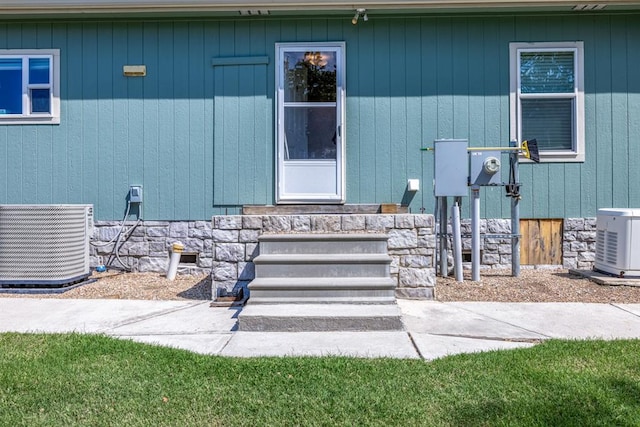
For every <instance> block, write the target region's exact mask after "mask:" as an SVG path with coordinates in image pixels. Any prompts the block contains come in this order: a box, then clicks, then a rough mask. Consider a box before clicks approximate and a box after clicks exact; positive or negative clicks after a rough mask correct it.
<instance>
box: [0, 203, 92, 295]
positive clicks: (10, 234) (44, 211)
mask: <svg viewBox="0 0 640 427" xmlns="http://www.w3.org/2000/svg"><path fill="white" fill-rule="evenodd" d="M92 232H93V206H92V205H0V287H15V286H23V287H61V286H65V285H70V284H73V283H76V282H79V281H82V280H84V279H86V278H87V277H88V276H89V274H91V269H90V263H89V242H90V238H91V233H92Z"/></svg>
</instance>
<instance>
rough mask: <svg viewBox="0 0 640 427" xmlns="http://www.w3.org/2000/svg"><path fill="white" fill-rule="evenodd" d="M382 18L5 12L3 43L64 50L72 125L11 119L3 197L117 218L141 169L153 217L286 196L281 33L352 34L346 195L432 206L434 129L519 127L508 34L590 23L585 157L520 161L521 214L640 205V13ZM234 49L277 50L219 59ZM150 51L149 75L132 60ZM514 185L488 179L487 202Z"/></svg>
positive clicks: (439, 133) (450, 134)
mask: <svg viewBox="0 0 640 427" xmlns="http://www.w3.org/2000/svg"><path fill="white" fill-rule="evenodd" d="M370 18H371V19H370V20H369V21H368V22H362V21H361V22H359V23H358V25H355V26H354V25H352V24H351V22H350V19H346V18H343V17H328V18H327V17H325V18H312V17H306V18H304V19H294V18H283V19H277V18H271V19H221V20H213V19H211V20H194V21H184V20H181V21H175V22H170V21H157V22H156V21H147V22H140V21H125V20H121V21H114V22H109V21H94V22H73V21H69V22H56V21H51V22H47V21H44V20H43V21H42V22H36V21H30V22H17V21H14V22H5V23H2V22H0V48H3V49H7V48H14V49H18V48H25V49H26V48H59V49H60V50H61V99H62V103H61V117H62V118H61V124H60V125H55V126H48V125H32V126H0V203H93V204H94V205H95V208H96V209H95V211H96V216H97V218H99V219H120V218H121V217H122V215H123V214H124V211H125V209H126V196H127V192H128V188H129V185H130V184H140V185H143V186H144V205H143V207H144V215H143V216H144V218H145V219H157V220H168V219H179V220H187V219H207V218H209V217H210V216H211V215H212V214H216V213H225V212H228V213H236V212H238V211H239V207H240V206H241V205H242V204H272V203H273V202H274V186H275V182H274V181H275V169H274V168H275V160H274V158H275V152H274V150H275V122H274V119H275V118H274V111H275V110H274V108H275V99H274V94H275V70H276V64H275V63H274V53H275V43H277V42H291V41H300V42H304V41H309V42H311V41H345V42H346V76H347V83H346V94H347V98H346V118H347V121H346V129H345V130H346V133H345V141H346V160H347V166H346V187H347V202H348V203H382V202H396V203H400V202H403V203H410V208H411V210H412V212H418V211H420V210H421V209H424V210H426V211H427V212H432V211H433V204H434V200H433V197H432V190H431V183H432V178H433V172H432V170H433V156H432V153H429V152H423V151H420V148H421V147H426V146H431V145H432V141H433V140H434V139H436V138H467V139H469V142H470V145H471V146H501V145H506V144H508V142H509V141H508V137H509V126H510V125H509V75H510V72H509V50H508V46H509V42H512V41H563V40H569V41H570V40H582V41H584V47H585V58H584V61H585V71H584V78H585V128H586V129H585V130H586V161H585V162H584V163H554V164H550V163H547V164H540V165H534V164H523V165H522V166H521V181H522V183H523V188H522V194H523V199H522V202H521V214H522V216H523V217H539V218H545V217H550V218H561V217H578V216H593V215H595V213H596V210H597V208H600V207H611V206H615V207H627V206H635V207H637V206H640V187H639V186H638V185H635V183H637V182H638V181H640V168H638V167H637V166H636V165H637V164H638V161H640V143H639V142H638V141H640V120H638V117H640V75H639V74H638V72H637V70H638V69H639V68H640V56H639V55H638V51H637V46H638V45H639V44H640V14H638V13H628V14H625V15H621V14H620V15H615V14H610V15H608V14H605V13H601V14H584V15H562V16H547V15H530V16H517V15H514V16H496V17H472V16H463V15H460V16H453V17H434V16H397V17H389V18H381V17H375V16H371V17H370ZM234 56H238V57H247V56H268V57H269V58H270V61H269V63H268V64H256V65H235V66H221V67H219V66H215V67H214V66H212V65H211V60H212V58H216V57H234ZM141 64H144V65H146V66H147V76H146V77H124V76H123V75H122V67H123V65H141ZM504 159H505V160H506V157H504ZM505 169H506V168H505ZM409 178H420V179H421V191H420V192H418V193H417V194H409V193H407V192H406V191H405V190H406V183H407V179H409ZM507 178H508V177H507V174H506V170H505V171H503V180H506V179H507ZM509 203H510V201H509V199H507V198H505V197H504V195H503V191H502V190H501V189H499V188H497V189H483V190H482V210H483V216H486V217H507V216H508V215H509ZM463 207H464V211H465V213H466V212H468V206H467V202H465V206H463Z"/></svg>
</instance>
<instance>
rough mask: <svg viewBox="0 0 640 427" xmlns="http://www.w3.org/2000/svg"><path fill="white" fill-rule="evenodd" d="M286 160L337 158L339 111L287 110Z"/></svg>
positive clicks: (297, 108)
mask: <svg viewBox="0 0 640 427" xmlns="http://www.w3.org/2000/svg"><path fill="white" fill-rule="evenodd" d="M284 135H285V140H284V149H285V159H289V160H294V159H295V160H306V159H336V108H335V107H286V108H285V110H284Z"/></svg>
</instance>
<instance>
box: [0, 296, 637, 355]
mask: <svg viewBox="0 0 640 427" xmlns="http://www.w3.org/2000/svg"><path fill="white" fill-rule="evenodd" d="M398 305H399V307H400V309H401V310H402V315H403V323H404V326H405V330H404V331H391V332H243V331H237V330H236V329H237V325H236V318H237V315H238V313H239V310H240V309H239V308H221V307H217V308H213V307H210V304H209V302H208V301H130V300H73V299H31V298H0V332H46V333H64V332H81V333H95V334H104V335H108V336H112V337H116V338H123V339H132V340H135V341H139V342H144V343H153V344H158V345H164V346H171V347H176V348H181V349H186V350H190V351H194V352H197V353H203V354H215V355H221V356H236V357H252V356H294V355H314V356H324V355H342V356H356V357H394V358H423V359H427V360H430V359H435V358H438V357H443V356H446V355H451V354H456V353H468V352H476V351H487V350H494V349H511V348H518V347H529V346H532V345H535V343H537V342H540V340H544V339H548V338H568V339H590V338H600V339H617V338H640V304H581V303H483V302H482V303H481V302H454V303H441V302H434V301H410V300H399V301H398Z"/></svg>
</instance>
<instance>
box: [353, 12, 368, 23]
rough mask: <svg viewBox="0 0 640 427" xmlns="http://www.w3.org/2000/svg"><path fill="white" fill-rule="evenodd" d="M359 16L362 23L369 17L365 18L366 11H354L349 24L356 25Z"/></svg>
mask: <svg viewBox="0 0 640 427" xmlns="http://www.w3.org/2000/svg"><path fill="white" fill-rule="evenodd" d="M361 16H362V20H363V21H365V22H366V21H368V20H369V17H368V16H367V9H356V14H355V15H353V19H352V20H351V23H352V24H353V25H356V24H357V23H358V19H360V17H361Z"/></svg>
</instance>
